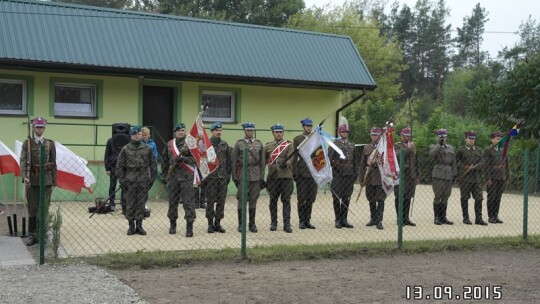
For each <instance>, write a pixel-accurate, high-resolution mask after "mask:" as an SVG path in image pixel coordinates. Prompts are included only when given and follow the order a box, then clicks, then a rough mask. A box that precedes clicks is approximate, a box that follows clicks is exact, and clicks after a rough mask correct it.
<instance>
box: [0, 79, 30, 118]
mask: <svg viewBox="0 0 540 304" xmlns="http://www.w3.org/2000/svg"><path fill="white" fill-rule="evenodd" d="M26 104H27V101H26V80H19V79H0V114H26Z"/></svg>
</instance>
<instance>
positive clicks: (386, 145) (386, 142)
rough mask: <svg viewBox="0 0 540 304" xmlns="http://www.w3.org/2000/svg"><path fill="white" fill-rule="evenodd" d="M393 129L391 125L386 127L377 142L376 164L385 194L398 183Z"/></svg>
mask: <svg viewBox="0 0 540 304" xmlns="http://www.w3.org/2000/svg"><path fill="white" fill-rule="evenodd" d="M385 129H386V128H385ZM393 131H394V128H393V127H389V128H388V129H386V130H385V132H384V133H383V134H382V135H381V139H380V140H379V143H378V144H377V166H378V167H379V172H380V173H381V181H382V187H383V189H384V192H385V193H386V195H389V194H390V192H392V191H393V190H394V186H395V185H399V165H398V161H397V158H396V151H395V150H394V140H393V138H392V132H393Z"/></svg>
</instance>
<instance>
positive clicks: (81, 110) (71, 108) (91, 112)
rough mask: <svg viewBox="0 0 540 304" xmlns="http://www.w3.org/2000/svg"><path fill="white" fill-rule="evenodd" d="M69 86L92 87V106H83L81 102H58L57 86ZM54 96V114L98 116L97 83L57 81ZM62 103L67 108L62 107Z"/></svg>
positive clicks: (54, 86)
mask: <svg viewBox="0 0 540 304" xmlns="http://www.w3.org/2000/svg"><path fill="white" fill-rule="evenodd" d="M57 87H68V88H80V89H90V92H91V94H92V96H91V97H90V99H91V101H90V106H89V107H82V105H83V104H81V103H57V102H56V88H57ZM53 89H54V92H53V97H54V115H58V116H76V117H96V116H97V112H96V108H97V85H95V84H89V83H66V82H55V83H54V85H53ZM61 105H65V108H63V109H62V108H61V107H60V106H61Z"/></svg>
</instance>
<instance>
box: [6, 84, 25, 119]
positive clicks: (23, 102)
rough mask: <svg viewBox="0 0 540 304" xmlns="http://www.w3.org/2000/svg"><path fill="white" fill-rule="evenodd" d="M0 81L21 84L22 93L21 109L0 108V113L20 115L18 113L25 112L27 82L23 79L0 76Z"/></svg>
mask: <svg viewBox="0 0 540 304" xmlns="http://www.w3.org/2000/svg"><path fill="white" fill-rule="evenodd" d="M0 83H10V84H11V83H14V84H20V85H22V95H21V104H22V109H21V110H7V109H0V114H10V115H20V114H26V108H27V104H28V100H27V95H26V91H27V83H26V80H24V79H7V78H1V79H0Z"/></svg>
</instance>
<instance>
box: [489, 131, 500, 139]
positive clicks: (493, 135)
mask: <svg viewBox="0 0 540 304" xmlns="http://www.w3.org/2000/svg"><path fill="white" fill-rule="evenodd" d="M495 137H503V135H502V133H501V131H499V130H497V131H493V132H492V133H491V138H495Z"/></svg>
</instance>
